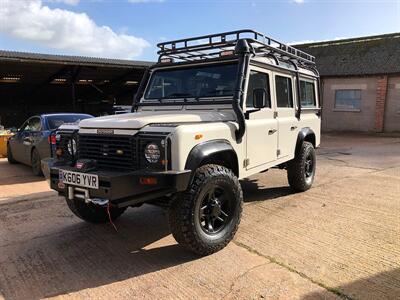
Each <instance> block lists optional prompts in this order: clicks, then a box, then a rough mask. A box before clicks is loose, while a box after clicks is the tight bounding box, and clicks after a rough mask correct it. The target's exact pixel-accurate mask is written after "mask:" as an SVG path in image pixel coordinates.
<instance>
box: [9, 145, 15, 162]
mask: <svg viewBox="0 0 400 300" xmlns="http://www.w3.org/2000/svg"><path fill="white" fill-rule="evenodd" d="M7 160H8V162H9V163H10V164H16V163H17V161H16V160H15V159H14V156H13V155H12V152H11V146H10V144H7Z"/></svg>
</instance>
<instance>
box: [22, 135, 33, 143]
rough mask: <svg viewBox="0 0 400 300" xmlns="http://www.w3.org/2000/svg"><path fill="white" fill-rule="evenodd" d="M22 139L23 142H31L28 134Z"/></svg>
mask: <svg viewBox="0 0 400 300" xmlns="http://www.w3.org/2000/svg"><path fill="white" fill-rule="evenodd" d="M23 141H24V142H28V143H31V142H32V139H31V138H30V137H29V136H26V137H24V138H23Z"/></svg>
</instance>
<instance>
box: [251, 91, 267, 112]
mask: <svg viewBox="0 0 400 300" xmlns="http://www.w3.org/2000/svg"><path fill="white" fill-rule="evenodd" d="M266 101H267V91H266V90H265V89H254V90H253V106H254V108H263V107H265V105H266Z"/></svg>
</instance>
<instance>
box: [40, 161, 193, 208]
mask: <svg viewBox="0 0 400 300" xmlns="http://www.w3.org/2000/svg"><path fill="white" fill-rule="evenodd" d="M60 169H62V170H70V171H76V172H81V173H88V174H95V175H98V177H99V189H87V188H82V187H74V186H67V185H64V184H62V183H60V182H59V170H60ZM42 170H43V173H44V175H45V177H46V179H47V180H48V181H49V184H50V187H51V188H52V189H53V190H56V191H58V192H59V193H60V194H62V195H65V196H67V197H70V196H71V195H70V194H71V190H74V189H76V190H77V191H82V190H84V191H85V195H86V197H89V198H91V199H98V198H100V199H107V200H109V201H110V202H112V204H113V205H116V206H118V207H125V206H129V205H135V204H138V203H142V202H145V201H148V200H152V199H155V198H159V197H162V196H165V195H168V194H171V193H176V192H181V191H184V190H186V189H187V187H188V185H189V180H190V174H191V171H190V170H184V171H161V172H153V171H148V170H138V171H133V172H120V171H108V170H93V171H88V172H84V171H82V170H78V169H76V168H74V167H71V166H70V165H69V163H68V162H66V161H59V160H57V159H44V160H42ZM143 177H146V178H149V177H151V178H155V179H156V184H152V185H146V184H141V182H140V179H141V178H143Z"/></svg>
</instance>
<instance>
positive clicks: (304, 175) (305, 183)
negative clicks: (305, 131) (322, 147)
mask: <svg viewBox="0 0 400 300" xmlns="http://www.w3.org/2000/svg"><path fill="white" fill-rule="evenodd" d="M316 163H317V159H316V154H315V149H314V146H313V145H312V144H311V143H310V142H303V144H302V145H301V148H300V151H299V153H297V154H296V156H295V158H294V159H293V160H291V161H290V162H289V163H288V166H287V177H288V181H289V185H290V187H291V188H292V190H293V191H295V192H304V191H306V190H308V189H310V188H311V186H312V184H313V182H314V177H315V167H316Z"/></svg>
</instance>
